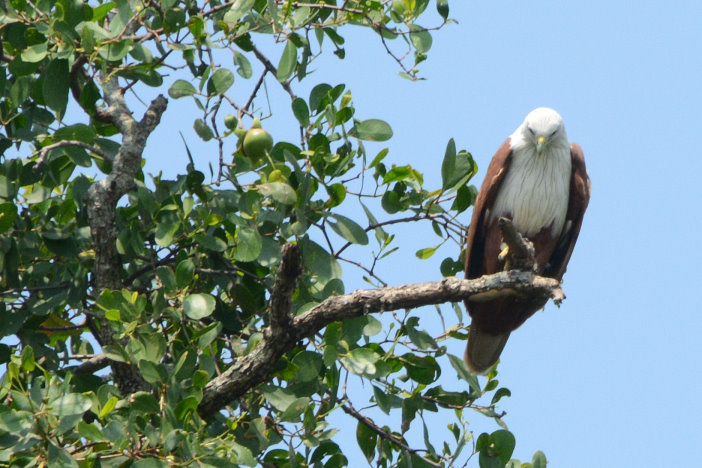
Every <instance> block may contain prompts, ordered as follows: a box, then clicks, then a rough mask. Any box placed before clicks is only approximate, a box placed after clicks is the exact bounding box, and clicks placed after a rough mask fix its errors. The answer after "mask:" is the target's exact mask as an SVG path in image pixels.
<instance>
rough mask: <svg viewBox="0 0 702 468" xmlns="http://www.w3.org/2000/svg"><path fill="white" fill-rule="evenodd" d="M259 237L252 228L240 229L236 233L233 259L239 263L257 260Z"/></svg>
mask: <svg viewBox="0 0 702 468" xmlns="http://www.w3.org/2000/svg"><path fill="white" fill-rule="evenodd" d="M262 245H263V243H262V241H261V235H260V234H259V233H258V231H256V230H255V229H252V228H248V227H246V228H241V229H239V230H238V231H237V244H236V250H235V251H234V259H235V260H237V261H239V262H253V261H254V260H256V259H257V258H258V255H259V254H260V253H261V248H262Z"/></svg>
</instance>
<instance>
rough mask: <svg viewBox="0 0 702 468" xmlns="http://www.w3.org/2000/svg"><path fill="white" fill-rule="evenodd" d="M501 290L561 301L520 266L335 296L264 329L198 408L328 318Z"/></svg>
mask: <svg viewBox="0 0 702 468" xmlns="http://www.w3.org/2000/svg"><path fill="white" fill-rule="evenodd" d="M503 290H513V291H518V292H519V293H521V294H524V295H527V296H532V297H538V298H542V299H549V298H551V299H553V301H554V302H555V303H556V304H557V305H559V304H560V303H561V301H562V300H563V299H565V295H564V294H563V291H562V290H561V287H560V284H559V282H558V281H557V280H555V279H552V278H544V277H540V276H536V275H535V274H534V273H533V272H531V271H518V270H512V271H504V272H500V273H496V274H494V275H487V276H483V277H481V278H476V279H473V280H464V279H460V278H456V277H449V278H444V279H443V280H441V281H435V282H428V283H417V284H408V285H404V286H396V287H388V288H379V289H372V290H368V289H360V290H358V291H355V292H353V293H351V294H345V295H342V296H333V297H330V298H329V299H327V300H325V301H324V302H322V303H321V304H319V305H318V306H317V307H315V308H313V309H311V310H310V311H308V312H306V313H304V314H302V315H299V316H297V317H294V318H293V319H292V322H291V324H290V326H289V327H287V328H286V329H285V330H283V331H276V330H275V329H274V328H267V329H265V330H264V332H263V339H262V340H261V341H260V342H259V343H258V345H257V346H256V348H255V349H254V350H253V351H252V352H251V353H250V354H248V355H246V356H243V357H240V358H238V359H236V360H235V361H234V363H232V365H231V367H230V368H229V369H227V371H225V372H224V373H223V374H222V375H220V376H219V377H217V378H215V379H214V380H212V381H211V382H209V383H208V384H207V386H206V387H205V389H204V394H203V399H202V402H201V403H200V407H199V412H200V415H201V416H202V417H203V418H206V419H207V418H209V417H211V416H212V415H214V414H215V413H216V412H217V411H219V410H220V409H222V408H224V407H225V406H226V405H227V404H228V403H229V402H231V401H234V400H236V399H238V398H240V397H241V396H242V395H243V394H244V393H246V392H247V391H248V390H250V389H251V388H253V387H254V386H256V385H258V384H259V383H261V382H263V381H265V380H266V379H267V378H268V375H269V374H270V372H271V370H272V369H273V368H274V366H275V365H276V363H277V362H278V360H279V359H280V357H281V356H282V355H283V354H284V353H285V352H286V351H288V350H289V349H291V348H292V347H293V346H295V344H296V343H297V342H298V341H300V340H301V339H303V338H305V337H307V336H311V335H313V334H315V333H317V332H318V331H320V330H321V329H322V328H324V327H325V326H327V325H329V324H330V323H332V322H336V321H340V320H344V319H348V318H352V317H359V316H361V315H366V314H372V313H377V312H386V311H392V310H398V309H409V308H415V307H421V306H425V305H433V304H442V303H445V302H460V301H463V300H465V299H468V298H470V297H471V296H474V295H476V294H484V293H487V292H499V291H503Z"/></svg>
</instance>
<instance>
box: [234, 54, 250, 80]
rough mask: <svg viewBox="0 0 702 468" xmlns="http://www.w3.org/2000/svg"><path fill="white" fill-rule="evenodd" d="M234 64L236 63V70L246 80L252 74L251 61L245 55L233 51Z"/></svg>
mask: <svg viewBox="0 0 702 468" xmlns="http://www.w3.org/2000/svg"><path fill="white" fill-rule="evenodd" d="M234 65H236V72H237V73H238V74H239V76H241V77H242V78H244V79H246V80H248V79H249V78H251V76H252V75H253V69H252V68H251V62H249V59H247V58H246V55H244V54H242V53H241V52H237V51H234Z"/></svg>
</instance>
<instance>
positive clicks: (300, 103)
mask: <svg viewBox="0 0 702 468" xmlns="http://www.w3.org/2000/svg"><path fill="white" fill-rule="evenodd" d="M292 111H293V114H295V118H296V119H297V121H298V122H300V125H302V126H303V127H307V126H308V125H309V124H310V109H309V108H308V107H307V103H306V102H305V100H304V99H302V98H295V99H294V100H293V102H292Z"/></svg>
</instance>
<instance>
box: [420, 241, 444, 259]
mask: <svg viewBox="0 0 702 468" xmlns="http://www.w3.org/2000/svg"><path fill="white" fill-rule="evenodd" d="M440 245H441V244H439V245H437V246H436V247H426V248H424V249H419V250H417V252H416V253H415V255H416V256H417V258H421V259H422V260H426V259H427V258H429V257H431V256H432V255H434V252H436V249H438V248H439V246H440Z"/></svg>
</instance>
